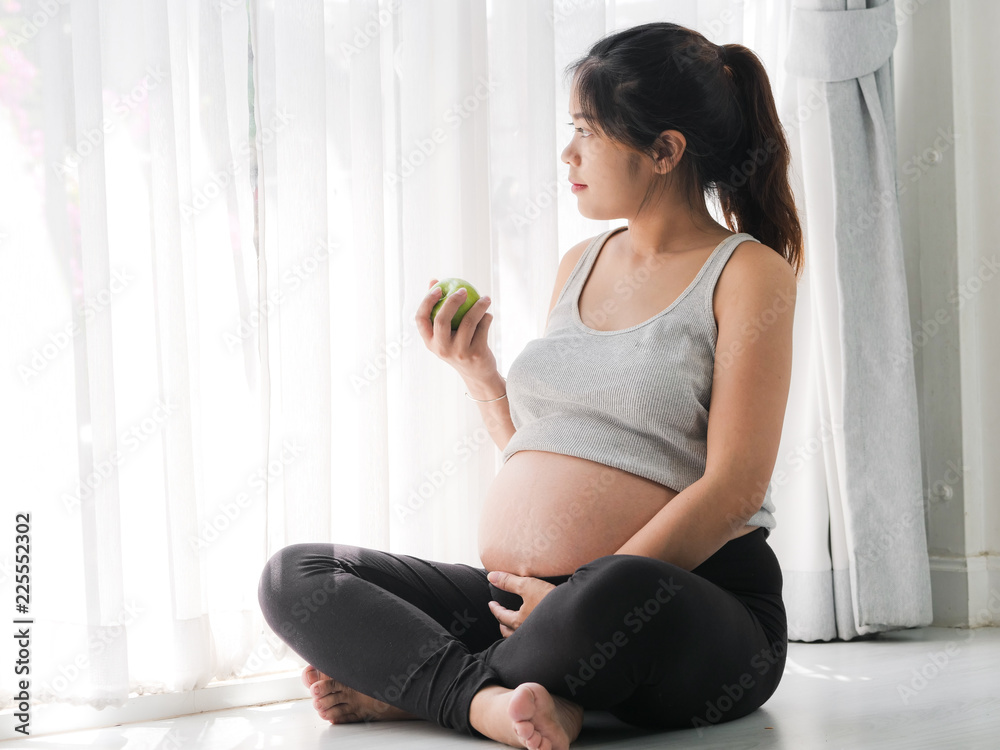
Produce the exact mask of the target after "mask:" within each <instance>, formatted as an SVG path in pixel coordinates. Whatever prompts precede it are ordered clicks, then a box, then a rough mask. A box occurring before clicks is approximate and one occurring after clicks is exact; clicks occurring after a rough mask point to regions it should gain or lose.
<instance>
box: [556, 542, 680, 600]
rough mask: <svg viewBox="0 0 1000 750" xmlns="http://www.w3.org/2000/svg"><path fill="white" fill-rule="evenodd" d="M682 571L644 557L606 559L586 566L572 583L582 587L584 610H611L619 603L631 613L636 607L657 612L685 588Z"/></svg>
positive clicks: (579, 598)
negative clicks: (614, 604) (612, 604)
mask: <svg viewBox="0 0 1000 750" xmlns="http://www.w3.org/2000/svg"><path fill="white" fill-rule="evenodd" d="M678 572H680V573H683V569H682V568H678V567H676V566H674V565H672V564H671V563H667V562H664V561H663V560H656V559H653V558H651V557H644V556H641V555H605V556H603V557H598V558H596V559H595V560H591V561H590V562H588V563H586V564H585V565H582V566H581V567H580V568H578V569H577V571H576V572H574V574H573V576H572V578H571V580H574V581H575V585H577V586H580V588H579V597H578V599H577V600H578V601H579V602H580V603H582V604H583V606H592V607H594V608H598V609H600V608H602V607H607V605H608V603H609V602H617V603H618V604H620V605H621V606H623V607H626V608H627V609H628V610H629V611H631V610H632V609H633V607H635V606H640V607H642V608H644V609H656V610H659V608H660V607H661V606H663V605H666V604H667V603H668V602H669V601H670V600H671V599H673V598H674V597H675V596H677V594H678V593H679V592H680V591H681V589H682V588H683V582H682V578H683V576H682V575H677V573H678Z"/></svg>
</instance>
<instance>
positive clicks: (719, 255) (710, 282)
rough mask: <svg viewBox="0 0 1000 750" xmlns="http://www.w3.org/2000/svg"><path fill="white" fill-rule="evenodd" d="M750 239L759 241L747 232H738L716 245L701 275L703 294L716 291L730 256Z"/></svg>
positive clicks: (700, 284)
mask: <svg viewBox="0 0 1000 750" xmlns="http://www.w3.org/2000/svg"><path fill="white" fill-rule="evenodd" d="M748 240H750V241H753V242H757V239H756V238H755V237H754V236H753V235H752V234H748V233H746V232H737V233H736V234H733V235H731V236H729V237H727V238H726V239H724V240H723V241H722V242H721V243H720V244H719V246H718V247H716V249H715V252H714V253H713V254H712V257H711V258H709V259H708V260H707V261H706V263H705V266H706V267H705V272H704V273H703V274H702V276H701V280H700V282H699V286H700V287H701V288H702V294H708V295H710V296H711V295H712V294H713V293H714V292H715V285H716V283H717V282H718V281H719V277H720V276H721V275H722V269H723V268H725V267H726V263H728V262H729V258H730V256H731V255H732V254H733V251H734V250H736V248H737V247H739V246H740V243H743V242H747V241H748Z"/></svg>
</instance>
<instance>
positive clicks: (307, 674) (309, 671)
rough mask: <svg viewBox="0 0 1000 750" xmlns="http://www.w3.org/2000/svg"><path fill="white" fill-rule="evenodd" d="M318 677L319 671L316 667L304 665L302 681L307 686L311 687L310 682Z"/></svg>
mask: <svg viewBox="0 0 1000 750" xmlns="http://www.w3.org/2000/svg"><path fill="white" fill-rule="evenodd" d="M318 679H319V672H318V671H317V669H316V667H306V668H305V669H303V670H302V682H303V683H304V684H305V686H306V687H307V688H311V687H312V684H313V683H314V682H316V680H318Z"/></svg>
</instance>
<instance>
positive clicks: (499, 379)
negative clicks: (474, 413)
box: [465, 371, 507, 401]
mask: <svg viewBox="0 0 1000 750" xmlns="http://www.w3.org/2000/svg"><path fill="white" fill-rule="evenodd" d="M465 386H466V388H467V391H466V392H467V393H468V394H469V398H474V399H476V400H477V401H487V400H491V399H499V398H501V397H502V396H503V395H504V394H505V393H506V392H507V381H506V380H505V379H504V378H503V376H502V375H500V373H499V372H497V371H494V373H493V375H492V376H490V377H489V378H484V379H472V378H469V379H467V380H466V381H465Z"/></svg>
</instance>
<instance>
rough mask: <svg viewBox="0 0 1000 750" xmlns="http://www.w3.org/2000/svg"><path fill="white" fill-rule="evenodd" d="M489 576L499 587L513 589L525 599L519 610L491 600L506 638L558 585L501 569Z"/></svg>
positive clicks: (494, 614)
mask: <svg viewBox="0 0 1000 750" xmlns="http://www.w3.org/2000/svg"><path fill="white" fill-rule="evenodd" d="M487 578H488V579H489V581H490V583H492V584H493V585H494V586H496V587H497V588H498V589H502V590H503V591H512V592H513V593H515V594H517V595H518V596H520V597H521V599H522V600H523V602H522V604H521V608H520V609H519V610H517V612H515V611H513V610H511V609H507V608H506V607H504V606H503V605H502V604H500V602H498V601H496V600H495V599H491V600H490V609H491V610H492V612H493V616H494V617H495V618H497V620H498V621H499V623H500V634H501V635H502V636H503V637H504V638H506V637H507V636H509V635H510V634H511V633H513V632H514V631H515V630H517V629H518V628H519V627H521V623H522V622H524V621H525V620H526V619H527V618H528V615H529V614H531V610H533V609H534V608H535V607H537V606H538V602H540V601H541V600H542V599H544V598H545V595H546V594H548V593H549V592H550V591H551V590H552V589H554V588H555V587H556V586H555V584H554V583H549V582H548V581H543V580H542V579H540V578H532V577H531V576H519V575H514V574H513V573H504V572H503V571H500V570H493V571H490V573H489V575H488V576H487Z"/></svg>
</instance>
